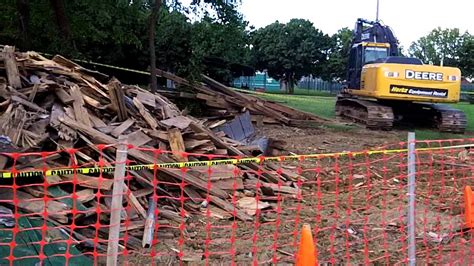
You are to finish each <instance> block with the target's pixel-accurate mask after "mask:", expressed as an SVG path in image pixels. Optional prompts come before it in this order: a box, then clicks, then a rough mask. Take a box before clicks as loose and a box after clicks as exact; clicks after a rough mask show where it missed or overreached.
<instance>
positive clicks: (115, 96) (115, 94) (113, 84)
mask: <svg viewBox="0 0 474 266" xmlns="http://www.w3.org/2000/svg"><path fill="white" fill-rule="evenodd" d="M107 89H108V91H109V97H110V102H111V103H112V108H113V109H114V110H115V111H116V112H117V116H118V120H119V121H125V120H127V119H128V112H127V106H126V105H125V94H124V93H123V90H122V86H121V84H120V82H119V81H118V80H117V79H113V80H112V81H110V82H109V84H107Z"/></svg>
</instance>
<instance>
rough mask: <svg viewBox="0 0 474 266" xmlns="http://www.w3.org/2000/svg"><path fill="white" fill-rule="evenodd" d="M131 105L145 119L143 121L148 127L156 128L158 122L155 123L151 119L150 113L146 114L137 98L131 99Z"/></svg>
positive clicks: (146, 111)
mask: <svg viewBox="0 0 474 266" xmlns="http://www.w3.org/2000/svg"><path fill="white" fill-rule="evenodd" d="M133 104H134V105H135V107H137V109H138V111H139V112H140V114H141V115H142V117H143V119H145V121H146V122H147V123H148V125H150V127H151V128H152V129H155V128H157V127H158V122H156V120H155V119H154V118H153V116H152V115H151V114H150V112H148V110H147V109H146V108H145V106H144V105H143V104H142V103H141V102H140V101H139V100H138V98H136V97H135V98H133Z"/></svg>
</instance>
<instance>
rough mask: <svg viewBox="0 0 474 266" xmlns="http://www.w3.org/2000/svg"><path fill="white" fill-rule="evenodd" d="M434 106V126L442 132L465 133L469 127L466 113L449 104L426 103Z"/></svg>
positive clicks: (431, 106)
mask: <svg viewBox="0 0 474 266" xmlns="http://www.w3.org/2000/svg"><path fill="white" fill-rule="evenodd" d="M425 105H427V106H429V107H430V108H432V110H433V112H434V113H435V116H434V117H433V123H434V126H435V127H437V128H438V130H439V131H441V132H451V133H460V134H463V133H464V132H465V131H466V127H467V118H466V114H465V113H464V112H463V111H461V110H458V109H455V108H452V107H451V106H449V105H442V104H425Z"/></svg>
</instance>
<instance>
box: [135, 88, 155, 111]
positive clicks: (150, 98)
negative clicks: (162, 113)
mask: <svg viewBox="0 0 474 266" xmlns="http://www.w3.org/2000/svg"><path fill="white" fill-rule="evenodd" d="M137 98H138V100H139V101H140V102H141V103H143V104H144V105H147V106H149V107H151V108H153V109H155V108H156V102H155V95H154V94H152V93H150V92H147V91H143V90H139V91H137Z"/></svg>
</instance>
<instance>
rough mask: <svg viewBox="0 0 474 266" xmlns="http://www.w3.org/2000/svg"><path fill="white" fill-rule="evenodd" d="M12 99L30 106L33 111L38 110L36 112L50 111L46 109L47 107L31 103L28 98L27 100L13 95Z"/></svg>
mask: <svg viewBox="0 0 474 266" xmlns="http://www.w3.org/2000/svg"><path fill="white" fill-rule="evenodd" d="M11 99H12V101H14V102H17V103H20V104H22V105H23V106H26V107H28V108H29V109H31V110H33V111H36V112H41V113H48V111H46V110H45V109H43V108H41V107H39V106H38V105H37V104H35V103H31V102H29V101H28V100H25V99H23V98H21V97H18V96H15V95H14V96H12V97H11Z"/></svg>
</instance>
